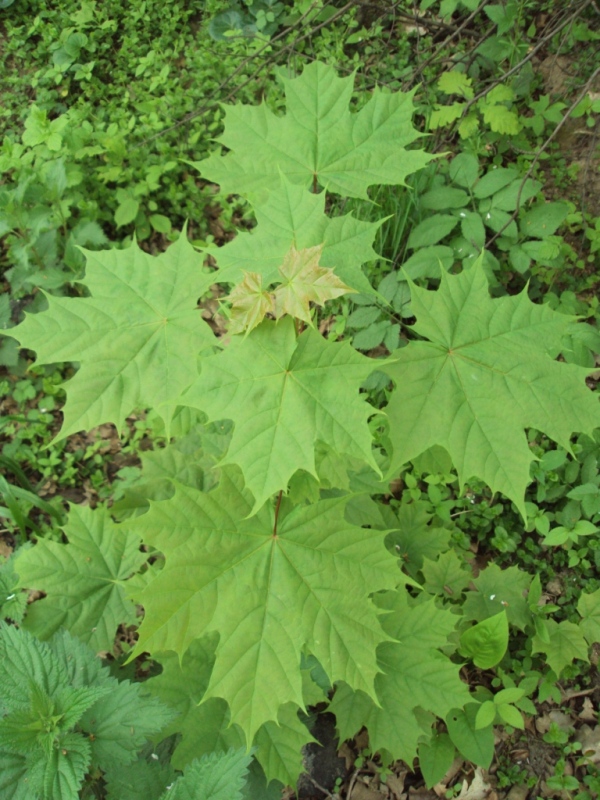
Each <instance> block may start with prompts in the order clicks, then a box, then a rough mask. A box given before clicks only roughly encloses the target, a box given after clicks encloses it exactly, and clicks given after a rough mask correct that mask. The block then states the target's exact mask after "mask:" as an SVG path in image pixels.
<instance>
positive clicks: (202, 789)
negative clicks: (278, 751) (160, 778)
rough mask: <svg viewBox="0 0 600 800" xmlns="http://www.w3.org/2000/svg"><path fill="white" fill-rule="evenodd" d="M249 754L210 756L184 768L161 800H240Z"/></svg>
mask: <svg viewBox="0 0 600 800" xmlns="http://www.w3.org/2000/svg"><path fill="white" fill-rule="evenodd" d="M251 758H252V756H251V754H249V753H247V752H246V750H245V749H243V748H242V749H239V750H230V751H229V752H227V753H211V754H209V755H206V756H204V757H203V758H201V759H199V760H198V761H194V762H193V763H191V764H190V765H189V766H187V767H186V768H185V770H184V772H183V775H182V776H181V777H180V778H178V779H177V780H176V781H175V783H174V784H173V786H172V787H171V788H170V789H168V790H167V791H166V792H165V794H164V795H163V796H162V799H161V800H241V799H242V788H243V785H244V780H245V778H246V773H247V771H248V767H249V765H250V759H251Z"/></svg>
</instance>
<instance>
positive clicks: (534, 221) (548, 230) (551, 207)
mask: <svg viewBox="0 0 600 800" xmlns="http://www.w3.org/2000/svg"><path fill="white" fill-rule="evenodd" d="M568 213H569V206H568V205H567V204H566V203H543V204H542V205H539V206H536V207H535V208H532V209H531V211H528V212H527V213H526V214H525V216H524V217H523V219H522V220H521V221H520V223H519V227H520V229H521V233H522V234H523V235H524V236H534V237H535V238H536V239H545V238H546V236H551V235H552V234H553V233H555V232H556V229H557V228H558V227H559V225H561V224H562V223H563V222H564V220H565V217H566V216H567V214H568Z"/></svg>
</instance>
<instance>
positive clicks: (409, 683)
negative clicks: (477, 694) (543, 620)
mask: <svg viewBox="0 0 600 800" xmlns="http://www.w3.org/2000/svg"><path fill="white" fill-rule="evenodd" d="M378 605H379V606H380V607H382V608H384V609H385V610H386V611H388V612H390V613H388V614H386V615H385V616H383V617H382V625H383V627H384V629H385V631H386V632H387V633H388V634H389V635H390V636H392V637H393V638H394V639H396V640H397V641H390V642H385V643H383V644H381V645H379V647H378V648H377V658H378V664H379V667H380V669H381V673H380V674H379V675H377V677H376V679H375V689H376V692H377V700H378V705H377V704H376V703H375V702H374V701H373V699H372V698H370V697H368V696H367V695H366V694H364V693H363V692H353V691H352V690H351V689H350V688H349V687H348V686H346V685H345V684H343V683H342V684H340V685H339V686H338V687H337V689H336V693H335V695H334V698H333V701H332V703H331V706H330V710H331V712H332V713H333V714H335V715H336V718H337V725H338V729H339V732H340V738H341V739H348V738H351V737H352V736H354V735H355V734H356V732H357V731H358V730H360V728H361V727H362V726H363V725H364V726H366V727H367V730H368V731H369V744H370V746H371V748H372V749H373V751H377V750H382V749H385V750H387V751H388V752H389V753H391V754H392V756H393V758H402V759H403V760H404V761H406V762H407V763H408V764H410V763H412V760H413V759H414V758H415V756H416V753H417V742H418V740H419V738H420V737H421V736H422V735H423V733H424V730H423V729H422V727H421V725H420V723H419V721H418V718H417V716H416V715H415V713H414V709H415V708H416V707H417V706H419V707H420V708H422V709H424V710H425V711H431V712H433V713H434V714H438V715H439V716H444V715H445V714H446V713H448V712H449V711H450V710H451V709H452V708H453V707H454V706H462V705H463V704H464V703H466V702H468V701H469V697H470V695H469V691H468V687H467V686H466V684H464V683H462V681H461V680H460V678H459V674H458V673H459V669H460V666H459V665H457V664H453V663H452V662H451V661H450V659H449V658H448V657H447V656H445V655H443V654H442V653H440V652H439V650H437V648H439V647H443V646H444V645H445V644H446V641H447V637H448V636H449V634H450V633H452V631H453V630H454V627H455V624H456V622H457V619H458V618H457V617H456V616H455V615H453V614H452V613H451V612H450V611H445V610H442V609H439V608H437V607H436V605H435V600H434V599H433V598H432V599H431V600H428V601H425V602H421V603H419V604H417V605H411V604H410V601H409V598H408V594H407V592H406V590H404V589H403V590H400V591H398V592H388V593H386V594H385V595H383V596H379V597H378Z"/></svg>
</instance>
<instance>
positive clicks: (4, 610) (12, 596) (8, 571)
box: [0, 551, 27, 625]
mask: <svg viewBox="0 0 600 800" xmlns="http://www.w3.org/2000/svg"><path fill="white" fill-rule="evenodd" d="M17 558H18V551H17V552H16V553H12V554H11V556H10V557H9V558H7V559H6V560H4V561H2V559H0V562H2V563H0V618H2V619H10V620H12V622H15V623H16V624H17V625H20V624H21V622H22V620H23V615H24V614H25V609H26V607H27V592H22V591H21V590H19V589H18V588H17V585H18V583H19V576H18V575H17V573H16V571H15V563H16V560H17Z"/></svg>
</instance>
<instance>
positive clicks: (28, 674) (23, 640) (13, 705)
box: [0, 623, 67, 711]
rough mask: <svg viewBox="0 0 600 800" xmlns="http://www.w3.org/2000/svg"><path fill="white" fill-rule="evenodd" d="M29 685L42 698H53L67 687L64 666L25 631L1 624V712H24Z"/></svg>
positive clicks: (46, 645)
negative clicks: (37, 689)
mask: <svg viewBox="0 0 600 800" xmlns="http://www.w3.org/2000/svg"><path fill="white" fill-rule="evenodd" d="M32 683H33V684H35V685H36V686H38V687H39V688H40V689H41V690H42V691H43V692H45V694H47V695H49V696H53V695H54V694H55V693H56V692H57V691H59V689H60V688H62V687H63V686H65V685H66V684H67V671H66V667H65V665H64V664H63V663H61V661H60V660H59V659H58V658H57V657H56V655H55V654H54V653H52V651H51V649H50V647H49V646H48V644H47V643H46V642H40V641H39V640H38V639H36V638H35V637H33V636H32V635H31V634H30V633H28V632H27V631H24V630H21V629H17V628H15V627H13V626H12V625H6V624H4V623H1V624H0V684H1V685H2V697H1V698H0V703H1V707H2V709H3V710H4V711H10V710H13V709H28V708H29V707H30V693H31V685H32Z"/></svg>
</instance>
